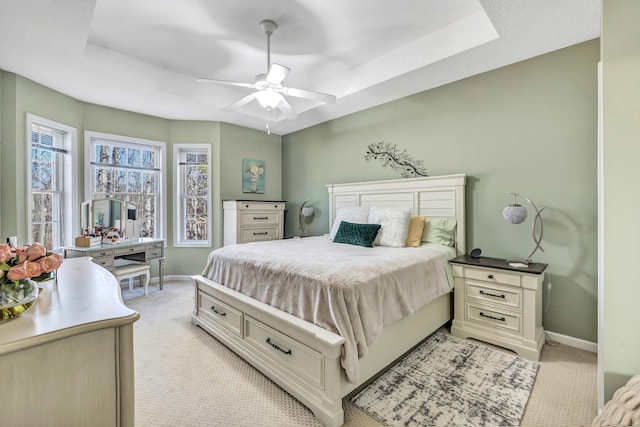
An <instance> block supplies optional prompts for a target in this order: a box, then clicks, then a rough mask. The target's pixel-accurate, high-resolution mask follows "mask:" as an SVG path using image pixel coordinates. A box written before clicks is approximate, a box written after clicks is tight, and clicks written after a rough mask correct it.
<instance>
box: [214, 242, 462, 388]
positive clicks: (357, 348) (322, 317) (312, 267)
mask: <svg viewBox="0 0 640 427" xmlns="http://www.w3.org/2000/svg"><path fill="white" fill-rule="evenodd" d="M442 249H443V250H444V249H448V250H449V251H448V252H447V251H446V250H444V251H443V250H441V251H436V250H434V249H433V248H431V247H428V246H422V247H417V248H388V247H381V246H376V247H374V248H363V247H360V246H353V245H347V244H342V243H333V242H332V241H331V240H330V239H329V238H328V237H324V236H318V237H307V238H304V239H287V240H273V241H267V242H254V243H245V244H240V245H230V246H225V247H223V248H220V249H217V250H214V251H213V252H211V253H210V255H209V258H208V262H207V266H206V267H205V269H204V271H203V273H202V275H203V276H205V277H207V278H209V279H211V280H213V281H214V282H217V283H219V284H221V285H224V286H227V287H229V288H231V289H234V290H236V291H239V292H242V293H244V294H246V295H249V296H251V297H253V298H255V299H257V300H260V301H262V302H264V303H266V304H269V305H271V306H273V307H276V308H279V309H281V310H283V311H286V312H287V313H290V314H293V315H295V316H297V317H300V318H302V319H304V320H306V321H308V322H312V323H314V324H316V325H318V326H321V327H323V328H325V329H328V330H330V331H332V332H335V333H337V334H339V335H341V336H342V337H344V338H345V344H344V347H343V352H342V357H341V364H342V367H343V368H344V369H345V371H346V374H347V379H348V380H349V381H351V382H357V381H358V374H359V373H358V358H359V357H362V356H364V355H366V354H367V350H368V347H369V345H371V344H372V343H373V342H374V341H375V340H376V338H377V337H378V336H379V335H380V333H381V332H382V329H383V327H384V326H385V325H388V324H390V323H392V322H395V321H396V320H399V319H401V318H402V317H404V316H407V315H409V314H411V313H413V312H414V311H416V310H417V309H419V308H421V307H422V306H423V305H425V304H427V303H429V302H430V301H432V300H434V299H436V298H438V297H439V296H441V295H444V294H445V293H447V292H450V291H451V284H450V283H449V280H448V278H447V271H446V269H447V259H448V258H450V257H451V256H453V253H454V252H453V250H452V248H442Z"/></svg>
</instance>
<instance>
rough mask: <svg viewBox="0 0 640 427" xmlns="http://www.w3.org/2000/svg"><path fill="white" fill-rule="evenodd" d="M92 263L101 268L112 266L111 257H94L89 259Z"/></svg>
mask: <svg viewBox="0 0 640 427" xmlns="http://www.w3.org/2000/svg"><path fill="white" fill-rule="evenodd" d="M91 261H92V262H94V263H96V264H98V265H101V266H103V267H107V268H108V267H112V266H113V257H112V256H104V257H95V258H92V259H91Z"/></svg>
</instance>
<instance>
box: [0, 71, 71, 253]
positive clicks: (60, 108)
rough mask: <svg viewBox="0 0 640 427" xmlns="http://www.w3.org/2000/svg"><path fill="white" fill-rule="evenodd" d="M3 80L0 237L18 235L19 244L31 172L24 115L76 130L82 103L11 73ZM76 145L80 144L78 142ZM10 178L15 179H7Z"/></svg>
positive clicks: (24, 230)
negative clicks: (27, 180)
mask: <svg viewBox="0 0 640 427" xmlns="http://www.w3.org/2000/svg"><path fill="white" fill-rule="evenodd" d="M2 81H3V87H4V90H3V92H5V96H3V108H2V113H3V114H2V132H3V138H2V141H3V144H2V145H3V147H2V149H3V156H2V175H3V176H4V177H5V178H4V179H3V183H2V192H1V194H2V199H3V204H2V208H3V213H2V215H1V218H2V224H1V225H0V233H1V234H0V238H2V239H4V238H5V237H6V236H11V235H17V236H18V241H20V242H22V241H23V240H21V236H24V238H26V235H27V202H28V201H29V200H28V198H27V197H26V195H27V190H26V187H25V182H26V177H27V174H28V173H30V170H29V169H28V168H26V167H25V165H26V141H27V139H26V133H25V132H26V113H32V114H35V115H37V116H41V117H44V118H47V119H50V120H54V121H57V122H60V123H64V124H66V125H69V126H72V127H76V128H78V127H79V126H80V125H81V123H82V103H81V102H79V101H77V100H75V99H73V98H71V97H69V96H66V95H63V94H61V93H59V92H55V91H52V90H50V89H48V88H46V87H44V86H41V85H37V84H34V83H33V82H32V81H31V80H28V79H25V78H23V77H20V76H17V75H15V74H12V73H6V72H3V79H2ZM78 136H80V135H78ZM78 143H79V144H80V143H81V139H79V140H78ZM78 162H80V158H79V159H78ZM80 170H82V169H80ZM9 176H10V177H14V178H15V180H8V179H6V177H9ZM78 211H79V209H78Z"/></svg>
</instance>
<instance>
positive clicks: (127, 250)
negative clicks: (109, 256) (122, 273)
mask: <svg viewBox="0 0 640 427" xmlns="http://www.w3.org/2000/svg"><path fill="white" fill-rule="evenodd" d="M115 252H116V256H120V255H129V254H134V253H139V252H140V246H127V247H123V248H116V250H115Z"/></svg>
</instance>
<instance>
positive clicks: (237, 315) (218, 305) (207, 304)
mask: <svg viewBox="0 0 640 427" xmlns="http://www.w3.org/2000/svg"><path fill="white" fill-rule="evenodd" d="M198 311H199V312H200V313H203V314H206V315H207V317H209V318H210V319H211V320H213V321H214V322H216V323H218V324H220V325H222V326H224V327H225V328H227V329H229V330H230V331H232V332H234V333H235V334H236V335H238V336H242V312H240V311H238V310H236V309H235V308H233V307H231V306H229V305H227V304H225V303H223V302H221V301H219V300H217V299H216V298H214V297H212V296H210V295H208V294H206V293H204V292H202V291H198Z"/></svg>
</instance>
